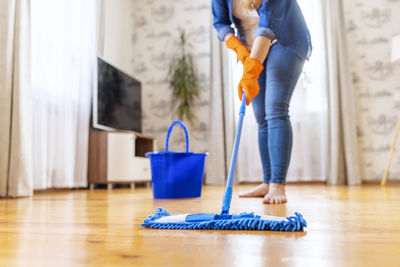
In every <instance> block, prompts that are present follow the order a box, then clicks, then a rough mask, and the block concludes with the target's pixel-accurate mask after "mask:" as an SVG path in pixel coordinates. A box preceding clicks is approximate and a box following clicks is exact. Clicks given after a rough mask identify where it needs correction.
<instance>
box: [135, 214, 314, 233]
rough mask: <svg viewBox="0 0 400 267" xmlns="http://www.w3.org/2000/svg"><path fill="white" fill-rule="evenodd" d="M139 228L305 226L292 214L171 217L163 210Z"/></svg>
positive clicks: (285, 228) (293, 228)
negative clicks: (279, 215)
mask: <svg viewBox="0 0 400 267" xmlns="http://www.w3.org/2000/svg"><path fill="white" fill-rule="evenodd" d="M141 226H144V227H148V228H152V229H190V230H267V231H268V230H269V231H291V232H294V231H302V230H303V229H304V227H306V226H307V222H306V221H305V220H304V219H303V216H302V215H301V214H300V213H298V212H295V213H294V216H290V217H286V218H285V217H274V216H267V215H262V216H259V215H254V213H241V214H238V215H236V214H230V215H227V214H215V213H199V214H180V215H173V214H170V213H169V212H168V211H166V210H165V209H162V208H158V209H157V211H156V212H155V213H154V214H152V215H150V216H148V217H147V218H146V219H145V220H144V221H143V224H141Z"/></svg>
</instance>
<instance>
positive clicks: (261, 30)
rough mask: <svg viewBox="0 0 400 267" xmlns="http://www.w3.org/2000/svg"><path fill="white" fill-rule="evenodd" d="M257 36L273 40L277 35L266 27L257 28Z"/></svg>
mask: <svg viewBox="0 0 400 267" xmlns="http://www.w3.org/2000/svg"><path fill="white" fill-rule="evenodd" d="M257 36H265V37H267V38H268V39H271V40H273V39H275V33H274V32H273V31H272V30H271V29H270V28H265V27H258V28H257V31H256V35H255V37H257Z"/></svg>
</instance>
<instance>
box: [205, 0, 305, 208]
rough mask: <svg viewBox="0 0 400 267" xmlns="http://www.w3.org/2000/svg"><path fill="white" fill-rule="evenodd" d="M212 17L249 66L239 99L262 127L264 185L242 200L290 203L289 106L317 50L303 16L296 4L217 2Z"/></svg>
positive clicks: (292, 0) (283, 1)
mask: <svg viewBox="0 0 400 267" xmlns="http://www.w3.org/2000/svg"><path fill="white" fill-rule="evenodd" d="M212 14H213V24H214V27H215V29H216V30H217V33H218V38H219V39H220V40H221V41H224V42H225V44H226V46H227V47H228V48H230V49H232V50H233V51H235V53H236V54H237V58H238V60H239V61H240V62H241V63H242V64H243V76H242V78H241V80H240V82H239V85H238V93H239V98H240V99H241V98H242V92H243V90H244V92H245V95H246V100H247V103H246V104H247V105H249V104H250V102H251V103H252V105H253V110H254V114H255V118H256V121H257V124H258V146H259V150H260V156H261V162H262V167H263V173H264V177H263V179H264V181H263V183H262V184H260V185H258V186H257V187H255V188H253V189H251V190H250V191H248V192H245V193H242V194H240V195H239V196H240V197H264V200H263V203H265V204H274V203H275V204H277V203H286V202H287V198H286V191H285V185H286V174H287V170H288V167H289V162H290V156H291V151H292V139H293V138H292V127H291V124H290V118H289V104H290V99H291V96H292V93H293V90H294V88H295V86H296V83H297V80H298V78H299V76H300V74H301V72H302V69H303V65H304V61H305V60H308V59H309V57H310V55H311V50H312V46H311V37H310V33H309V31H308V28H307V25H306V22H305V20H304V17H303V14H302V12H301V9H300V7H299V5H298V3H297V1H296V0H268V1H266V0H213V1H212ZM232 24H234V25H235V28H236V30H237V35H238V37H236V36H235V34H234V29H233V28H232V26H231V25H232Z"/></svg>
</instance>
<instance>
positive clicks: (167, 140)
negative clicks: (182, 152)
mask: <svg viewBox="0 0 400 267" xmlns="http://www.w3.org/2000/svg"><path fill="white" fill-rule="evenodd" d="M177 124H178V125H180V126H181V127H182V129H183V131H184V132H185V139H186V153H189V135H188V132H187V129H186V126H185V124H184V123H183V122H181V121H174V122H173V123H171V125H170V126H169V128H168V132H167V139H166V140H165V151H168V145H169V144H168V143H169V136H170V135H171V132H172V129H173V128H174V126H175V125H177Z"/></svg>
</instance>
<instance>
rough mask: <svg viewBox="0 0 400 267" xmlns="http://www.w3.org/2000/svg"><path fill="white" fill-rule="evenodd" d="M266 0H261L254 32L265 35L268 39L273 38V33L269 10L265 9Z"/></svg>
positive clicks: (257, 34)
mask: <svg viewBox="0 0 400 267" xmlns="http://www.w3.org/2000/svg"><path fill="white" fill-rule="evenodd" d="M267 5H268V1H263V3H262V5H261V7H260V9H259V11H258V13H259V15H260V21H259V23H258V28H257V31H256V34H255V37H257V36H265V37H267V38H268V39H271V40H273V39H275V33H274V31H273V30H272V29H271V28H270V18H271V10H268V9H267Z"/></svg>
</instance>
